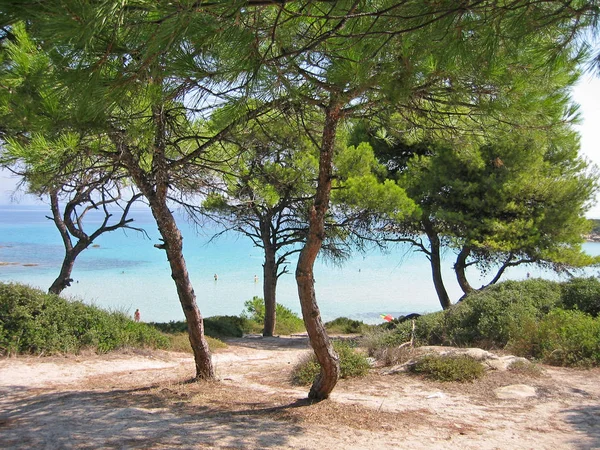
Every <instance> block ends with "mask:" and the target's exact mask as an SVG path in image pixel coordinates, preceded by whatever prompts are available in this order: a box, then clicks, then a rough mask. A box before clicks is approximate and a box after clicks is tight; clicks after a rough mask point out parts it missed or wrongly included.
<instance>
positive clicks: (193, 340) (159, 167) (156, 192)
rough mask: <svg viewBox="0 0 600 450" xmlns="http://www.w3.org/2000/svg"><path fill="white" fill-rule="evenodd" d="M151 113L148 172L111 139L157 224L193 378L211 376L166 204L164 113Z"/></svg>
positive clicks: (179, 244)
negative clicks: (152, 130)
mask: <svg viewBox="0 0 600 450" xmlns="http://www.w3.org/2000/svg"><path fill="white" fill-rule="evenodd" d="M152 112H153V120H154V122H155V125H156V127H157V129H156V133H155V142H154V148H153V151H152V156H153V159H152V169H151V170H152V171H151V173H150V174H147V173H146V172H145V171H144V170H142V168H141V167H140V165H139V163H138V161H137V160H136V158H135V157H134V155H133V153H132V152H131V149H130V148H129V147H128V146H127V145H126V144H125V142H124V141H123V139H122V137H121V136H119V135H116V134H115V135H113V139H115V140H116V143H117V147H118V148H119V149H120V155H121V160H122V162H123V163H124V165H125V166H126V168H127V170H128V172H129V174H130V175H131V177H132V179H133V181H134V182H135V184H136V185H137V187H138V189H139V190H140V192H141V193H142V194H143V195H144V197H146V200H148V205H149V206H150V210H151V211H152V215H153V216H154V219H155V221H156V224H157V226H158V231H159V233H160V235H161V238H162V241H163V244H161V245H157V246H156V247H158V248H161V249H163V250H165V252H166V254H167V260H168V261H169V266H170V268H171V278H172V279H173V281H174V282H175V286H176V288H177V295H178V297H179V302H180V303H181V307H182V309H183V313H184V315H185V318H186V321H187V327H188V337H189V339H190V344H191V346H192V351H193V353H194V362H195V365H196V379H212V378H214V377H215V372H214V367H213V364H212V358H211V353H210V349H209V347H208V343H207V342H206V338H205V337H204V321H203V319H202V315H201V314H200V310H199V309H198V305H197V303H196V294H195V292H194V289H193V287H192V283H191V281H190V277H189V273H188V270H187V266H186V263H185V258H184V256H183V237H182V236H181V232H180V231H179V228H178V227H177V223H176V221H175V218H174V217H173V214H172V213H171V211H170V209H169V206H168V203H167V201H168V196H167V193H168V190H169V177H168V170H169V168H168V167H167V160H166V157H165V147H166V145H165V142H164V139H165V128H164V126H165V120H164V116H163V115H164V112H163V110H162V108H160V107H153V108H152Z"/></svg>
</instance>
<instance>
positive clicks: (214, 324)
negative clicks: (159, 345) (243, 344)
mask: <svg viewBox="0 0 600 450" xmlns="http://www.w3.org/2000/svg"><path fill="white" fill-rule="evenodd" d="M149 325H152V326H153V327H154V328H156V329H158V330H160V331H162V332H163V333H167V334H180V333H187V332H188V329H187V322H186V321H185V320H181V321H177V322H174V321H171V322H168V323H160V322H151V323H149ZM248 327H249V324H248V319H246V318H244V317H238V316H212V317H205V318H204V334H205V335H206V336H207V337H213V338H217V339H219V338H228V337H242V336H243V335H244V333H245V332H247V329H248Z"/></svg>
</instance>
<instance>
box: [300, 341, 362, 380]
mask: <svg viewBox="0 0 600 450" xmlns="http://www.w3.org/2000/svg"><path fill="white" fill-rule="evenodd" d="M333 348H334V350H335V351H336V353H337V354H338V356H339V357H340V378H351V377H362V376H365V375H366V374H367V373H369V368H370V367H371V366H370V364H369V361H368V360H367V358H366V356H365V355H364V354H363V353H361V352H359V351H357V350H356V349H355V348H353V347H352V346H351V345H350V344H348V343H347V342H343V341H333ZM320 371H321V365H320V364H319V363H318V361H317V358H316V356H315V355H314V354H313V353H309V354H307V355H306V356H305V357H304V358H303V359H301V360H300V362H298V364H296V366H295V367H294V369H293V370H292V383H293V384H296V385H302V386H305V385H308V384H311V383H312V382H313V381H314V379H315V377H316V376H317V375H318V374H319V372H320Z"/></svg>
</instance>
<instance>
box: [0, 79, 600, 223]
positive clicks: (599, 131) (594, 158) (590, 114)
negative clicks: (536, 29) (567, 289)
mask: <svg viewBox="0 0 600 450" xmlns="http://www.w3.org/2000/svg"><path fill="white" fill-rule="evenodd" d="M573 100H574V101H575V102H576V103H578V104H579V105H580V107H581V109H580V113H581V118H582V122H581V124H580V125H578V126H577V128H578V130H579V132H580V134H581V153H582V155H584V156H585V157H586V158H587V159H588V160H589V161H591V162H592V163H594V164H596V165H598V166H600V77H599V76H596V75H595V74H586V75H585V76H584V77H582V79H581V80H580V81H579V83H578V84H577V86H576V87H575V89H574V90H573ZM17 181H18V178H15V177H14V176H11V174H10V173H9V172H7V171H0V205H5V204H9V203H13V202H14V201H17V202H18V203H20V204H35V203H36V202H38V203H39V201H38V200H36V199H35V198H34V197H31V196H25V195H23V194H22V193H17V194H16V195H13V193H14V191H15V187H16V184H17ZM598 201H599V203H598V204H596V205H595V206H594V207H592V209H590V211H589V213H588V217H590V218H600V196H599V198H598Z"/></svg>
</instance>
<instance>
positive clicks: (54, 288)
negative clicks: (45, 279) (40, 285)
mask: <svg viewBox="0 0 600 450" xmlns="http://www.w3.org/2000/svg"><path fill="white" fill-rule="evenodd" d="M86 247H87V245H86V246H80V245H79V244H78V245H76V246H75V247H74V248H73V249H71V250H67V251H65V257H64V258H63V262H62V265H61V267H60V273H59V274H58V277H56V279H55V280H54V282H53V283H52V285H51V286H50V288H49V289H48V293H50V294H56V295H59V294H60V293H61V292H62V291H64V290H65V289H66V288H68V287H69V286H71V283H72V282H73V279H72V278H71V273H72V272H73V266H75V259H76V258H77V256H78V255H79V254H80V253H81V252H82V251H83V250H85V248H86Z"/></svg>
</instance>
